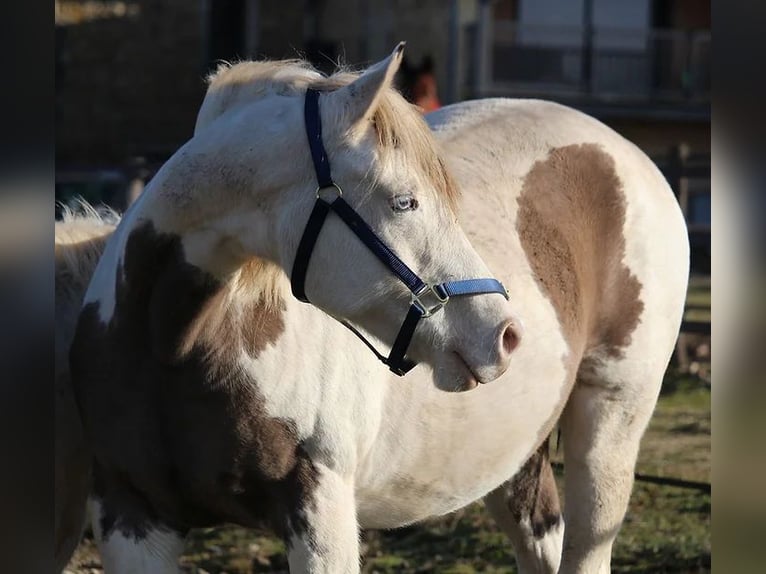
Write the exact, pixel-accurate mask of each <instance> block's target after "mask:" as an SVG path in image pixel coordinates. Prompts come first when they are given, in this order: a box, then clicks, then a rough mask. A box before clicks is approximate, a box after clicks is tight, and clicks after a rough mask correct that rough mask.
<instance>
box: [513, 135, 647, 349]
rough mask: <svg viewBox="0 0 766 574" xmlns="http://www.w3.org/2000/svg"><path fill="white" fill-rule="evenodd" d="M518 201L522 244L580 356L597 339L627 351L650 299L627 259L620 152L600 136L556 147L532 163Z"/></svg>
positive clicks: (597, 343) (606, 346) (596, 344)
mask: <svg viewBox="0 0 766 574" xmlns="http://www.w3.org/2000/svg"><path fill="white" fill-rule="evenodd" d="M518 203H519V212H518V222H517V229H518V232H519V237H520V239H521V245H522V247H523V249H524V251H525V253H526V255H527V258H528V259H529V262H530V265H531V267H532V271H533V273H534V274H535V277H536V279H537V281H538V283H539V284H540V285H541V286H542V288H543V290H544V292H545V293H546V294H547V295H548V297H549V298H550V300H551V302H552V304H553V306H554V308H555V310H556V313H557V315H558V319H559V322H560V324H561V326H562V329H563V331H564V336H565V337H566V339H567V341H568V343H569V345H570V348H571V349H572V351H573V353H572V360H575V361H577V362H579V358H580V357H582V356H583V354H584V353H586V352H587V351H588V350H590V349H593V348H595V347H602V348H604V349H605V350H606V353H607V354H608V355H610V356H613V357H620V356H621V355H622V349H623V348H624V347H626V346H627V345H629V344H630V341H631V334H632V333H633V331H634V330H635V328H636V326H637V325H638V323H639V320H640V317H641V312H642V311H643V308H644V304H643V302H642V301H641V299H640V294H641V283H640V282H639V281H638V279H637V278H636V277H635V275H633V274H632V273H631V271H630V269H629V268H628V267H626V266H625V264H624V263H623V258H624V255H625V237H624V236H623V227H624V225H625V196H624V193H623V189H622V183H621V181H620V179H619V177H618V176H617V172H616V171H615V164H614V160H613V159H612V157H611V156H610V155H609V154H607V153H606V152H604V151H603V150H602V149H601V148H600V147H599V146H598V145H596V144H580V145H570V146H565V147H560V148H555V149H553V150H551V152H550V153H549V154H548V157H547V158H546V159H544V160H540V161H538V162H536V163H535V164H534V165H533V166H532V169H531V170H530V171H529V173H528V174H527V175H526V177H525V179H524V185H523V188H522V192H521V195H520V196H519V200H518Z"/></svg>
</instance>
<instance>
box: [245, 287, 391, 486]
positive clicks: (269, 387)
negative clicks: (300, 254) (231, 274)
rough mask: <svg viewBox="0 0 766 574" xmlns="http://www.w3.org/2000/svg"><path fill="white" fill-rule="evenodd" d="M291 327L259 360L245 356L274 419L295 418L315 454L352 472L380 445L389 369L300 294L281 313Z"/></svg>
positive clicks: (302, 437)
mask: <svg viewBox="0 0 766 574" xmlns="http://www.w3.org/2000/svg"><path fill="white" fill-rule="evenodd" d="M280 313H281V322H282V325H283V330H282V332H281V333H280V334H279V336H278V337H277V338H276V339H275V340H274V341H273V342H272V343H270V344H268V345H267V346H265V347H264V348H263V349H262V350H261V351H260V352H259V353H258V355H257V356H254V355H252V354H248V355H242V356H241V357H240V361H241V362H240V365H241V366H242V367H243V368H244V369H245V370H246V371H247V372H248V373H249V374H250V375H251V380H252V381H253V384H255V385H256V386H257V387H258V389H259V391H260V392H259V394H260V395H261V396H262V397H263V400H264V401H265V407H266V410H267V412H268V413H269V415H270V416H273V417H278V418H282V419H285V420H289V421H291V422H292V423H293V424H294V425H295V427H296V432H297V434H298V437H299V439H300V440H308V446H307V447H306V448H310V449H314V452H313V453H312V454H314V455H316V456H319V457H320V458H321V457H330V460H325V461H323V462H326V463H328V464H332V465H333V466H334V467H338V466H342V467H346V468H347V469H348V470H349V471H350V470H352V468H353V466H354V464H355V462H354V461H355V458H356V456H357V453H358V452H359V449H360V446H361V445H364V444H366V445H368V447H369V445H370V444H371V443H372V440H373V437H374V436H375V434H376V432H377V424H378V421H379V418H380V412H381V406H382V404H383V401H384V398H385V395H386V393H387V389H388V387H387V385H386V384H385V383H386V379H387V378H388V371H387V370H386V369H385V367H383V366H382V365H380V363H379V362H378V361H377V359H376V358H375V357H374V356H373V355H372V354H371V353H369V352H368V351H367V350H366V349H365V348H364V346H363V344H362V343H361V342H360V341H358V340H357V339H356V338H355V337H354V335H353V334H352V333H350V332H349V331H348V330H347V329H345V328H344V327H343V326H342V325H340V324H339V323H338V322H337V321H336V320H335V319H332V318H331V317H329V316H328V315H326V314H325V313H323V312H322V311H320V310H319V309H317V308H315V307H313V306H312V305H307V304H305V303H301V302H299V301H297V300H296V299H294V298H292V297H287V298H286V299H285V300H284V301H283V307H282V308H281V311H280Z"/></svg>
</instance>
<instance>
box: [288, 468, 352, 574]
mask: <svg viewBox="0 0 766 574" xmlns="http://www.w3.org/2000/svg"><path fill="white" fill-rule="evenodd" d="M315 468H316V469H317V473H316V480H315V481H314V482H313V484H312V485H311V489H310V490H309V491H307V492H305V493H304V495H303V496H301V497H300V499H301V500H299V501H297V505H296V506H297V508H296V509H295V510H294V512H293V513H292V516H291V517H290V518H289V519H288V527H289V528H288V530H289V535H288V540H287V546H288V561H289V564H290V574H300V573H309V572H310V573H312V574H320V573H326V574H354V573H357V572H359V529H358V526H357V522H356V506H355V500H354V484H353V479H352V477H350V476H349V477H344V476H340V475H339V474H337V473H336V472H334V471H332V470H330V469H328V468H327V467H325V466H322V465H315Z"/></svg>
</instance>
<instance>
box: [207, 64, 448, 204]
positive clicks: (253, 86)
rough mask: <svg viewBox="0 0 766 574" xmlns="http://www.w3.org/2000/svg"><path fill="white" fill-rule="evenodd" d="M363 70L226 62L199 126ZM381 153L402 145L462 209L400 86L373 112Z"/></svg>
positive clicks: (215, 76) (211, 79) (333, 84)
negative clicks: (331, 70) (261, 101)
mask: <svg viewBox="0 0 766 574" xmlns="http://www.w3.org/2000/svg"><path fill="white" fill-rule="evenodd" d="M358 76H359V74H358V73H356V72H352V71H350V70H348V69H344V68H340V69H338V70H337V71H336V72H335V73H334V74H332V75H331V76H324V75H322V74H321V73H319V72H318V71H317V70H316V69H314V68H313V67H312V66H311V64H309V63H308V62H306V61H304V60H278V61H258V62H238V63H235V64H228V63H224V64H221V65H219V66H218V68H217V69H216V70H215V71H214V72H213V73H211V74H210V76H208V90H207V94H206V95H205V99H204V101H203V103H202V107H201V108H200V112H199V115H198V117H197V125H196V128H195V131H199V130H201V129H203V128H204V127H205V126H207V125H209V124H210V123H212V122H213V121H215V119H216V118H218V117H219V116H221V115H222V114H224V113H225V112H227V111H229V110H230V109H233V108H235V107H238V106H240V105H244V104H247V103H251V102H253V101H255V100H258V99H260V98H263V97H266V96H268V95H285V96H294V95H299V94H301V93H303V92H305V91H306V90H307V89H308V88H313V89H316V90H319V91H324V92H327V91H333V90H337V89H338V88H341V87H343V86H346V85H348V84H350V83H351V82H353V81H354V80H355V79H356V78H357V77H358ZM372 121H373V125H374V127H375V132H376V134H377V137H378V144H379V148H380V151H381V158H382V159H383V161H385V159H386V155H387V153H388V152H391V151H393V150H400V151H401V152H403V153H404V154H406V156H407V157H408V158H409V159H410V160H412V161H415V162H416V164H417V167H418V169H419V171H420V172H421V173H422V175H423V176H424V177H425V179H426V180H427V181H429V182H430V183H431V184H432V185H433V187H434V190H435V192H436V193H437V195H438V196H439V197H442V198H444V200H445V201H446V202H447V204H448V205H449V207H450V208H451V209H452V210H453V211H456V210H457V202H458V191H457V187H456V185H455V184H454V181H453V180H452V178H451V177H450V175H449V173H448V171H447V169H446V166H445V164H444V162H443V160H442V157H441V154H440V153H439V149H438V144H437V142H436V140H435V139H434V137H433V134H432V132H431V130H430V128H429V127H428V124H427V123H426V122H425V120H424V119H423V116H422V114H421V113H420V111H419V110H418V108H417V107H415V106H413V105H412V104H410V103H408V102H407V101H406V100H405V99H404V98H403V97H402V96H401V95H400V94H399V93H398V92H397V91H396V90H394V89H389V90H387V92H386V93H385V94H383V96H382V97H381V99H380V101H379V104H378V107H377V109H376V111H375V114H374V115H373V117H372Z"/></svg>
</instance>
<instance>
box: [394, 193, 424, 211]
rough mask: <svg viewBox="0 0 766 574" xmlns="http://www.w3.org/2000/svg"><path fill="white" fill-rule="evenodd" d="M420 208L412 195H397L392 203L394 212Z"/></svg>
mask: <svg viewBox="0 0 766 574" xmlns="http://www.w3.org/2000/svg"><path fill="white" fill-rule="evenodd" d="M417 208H418V200H417V199H415V198H414V197H412V196H411V195H406V194H402V195H395V196H394V199H393V200H392V201H391V209H393V210H394V211H412V210H414V209H417Z"/></svg>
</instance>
